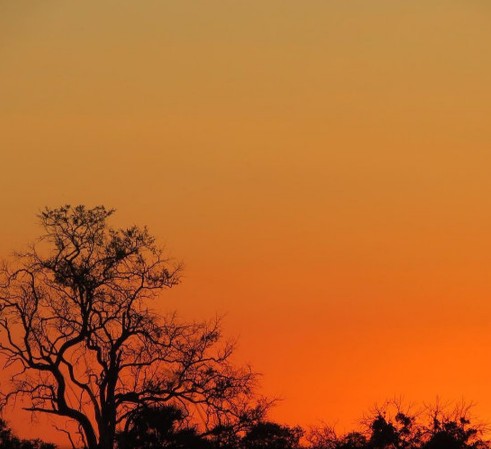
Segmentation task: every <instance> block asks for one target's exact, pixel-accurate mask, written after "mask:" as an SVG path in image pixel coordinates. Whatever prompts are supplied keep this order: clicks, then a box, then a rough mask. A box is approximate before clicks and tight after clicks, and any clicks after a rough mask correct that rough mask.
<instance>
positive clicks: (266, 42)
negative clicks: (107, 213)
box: [0, 0, 491, 441]
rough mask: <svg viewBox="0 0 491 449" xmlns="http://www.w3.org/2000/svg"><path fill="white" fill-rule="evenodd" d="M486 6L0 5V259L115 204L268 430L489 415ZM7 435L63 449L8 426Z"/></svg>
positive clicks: (172, 304) (477, 2) (490, 103)
mask: <svg viewBox="0 0 491 449" xmlns="http://www.w3.org/2000/svg"><path fill="white" fill-rule="evenodd" d="M490 16H491V4H490V3H488V2H485V1H481V0H469V1H459V0H446V1H437V0H425V1H412V2H408V1H404V0H371V1H368V0H350V1H346V0H312V1H302V2H299V1H294V0H282V1H279V0H278V1H277V0H262V1H258V0H248V1H247V2H234V1H230V2H227V1H206V2H205V1H202V2H201V1H188V0H179V1H166V0H162V1H154V0H148V1H139V2H134V1H127V0H119V1H117V2H116V1H109V0H105V1H94V0H86V1H83V2H59V1H53V0H51V1H46V2H42V3H35V2H23V1H19V2H17V1H10V2H8V1H6V2H2V3H0V163H1V170H2V173H1V176H0V200H1V205H2V218H3V219H2V220H1V222H0V257H1V258H7V257H8V256H9V255H10V254H11V253H12V252H13V251H14V250H19V249H22V248H23V247H24V246H25V244H26V242H29V241H32V240H33V239H35V238H36V236H38V235H39V229H38V227H37V223H36V218H35V216H36V214H37V213H38V212H39V211H40V210H41V209H42V208H43V207H44V206H46V205H48V206H52V207H56V206H59V205H62V204H67V203H68V204H79V203H84V204H88V205H90V206H93V205H99V204H103V205H105V206H107V207H114V208H115V209H116V210H117V214H116V215H115V216H114V223H115V224H118V225H131V224H138V225H142V226H143V225H148V227H149V229H150V230H151V232H152V233H153V234H154V235H156V236H157V237H158V238H159V241H160V243H162V244H163V245H165V246H166V248H167V250H168V252H169V253H170V254H171V255H172V256H173V257H175V258H176V259H179V260H182V261H183V263H184V267H185V270H184V273H183V280H182V284H181V285H179V286H177V287H176V288H173V289H172V290H169V291H167V292H166V294H165V295H163V296H162V298H161V299H162V300H161V301H160V302H159V303H158V304H157V303H155V307H156V308H158V309H159V310H161V311H167V310H168V311H173V310H177V311H178V314H179V315H180V316H182V317H184V318H187V319H196V320H202V319H206V318H213V317H215V316H216V315H219V316H224V321H223V322H224V329H225V333H226V335H228V336H229V337H230V338H237V339H238V350H237V353H236V355H235V358H236V360H237V361H238V362H239V363H250V364H251V365H252V366H253V367H254V369H256V370H257V371H259V372H261V373H262V377H261V386H260V392H261V393H263V394H265V395H267V396H270V397H278V398H281V399H282V400H281V401H279V403H278V405H277V406H276V407H275V408H274V409H273V410H272V412H271V416H272V417H273V418H274V419H276V420H278V421H279V422H284V423H287V424H301V425H306V426H308V425H310V424H318V423H319V422H321V421H324V422H327V423H330V424H337V426H338V428H339V429H340V430H347V429H349V428H352V427H353V426H356V425H357V423H358V422H359V420H360V419H361V418H362V416H363V413H364V412H366V411H367V410H369V409H370V408H371V407H372V406H373V405H374V404H376V403H381V402H383V401H385V400H386V399H390V398H394V397H397V398H403V399H404V400H406V401H407V402H408V403H420V404H421V403H425V402H426V403H429V402H432V401H434V400H435V398H436V397H440V398H443V399H445V400H449V401H459V400H461V399H462V398H464V399H465V400H468V401H473V402H475V403H476V404H477V406H476V409H475V412H476V414H477V415H479V416H481V417H482V418H483V419H485V420H488V421H490V420H491V389H490V388H489V378H490V374H489V371H490V369H491V362H490V360H491V358H490V355H491V328H490V324H491V301H490V298H491V283H490V281H489V280H490V275H489V273H490V271H491V232H490V230H491V176H490V167H491V129H490V125H489V123H490V117H491V84H490V80H491V52H490V51H489V45H490V43H491V27H490V26H489V19H490ZM6 416H7V418H8V419H9V420H10V422H12V424H13V426H14V428H15V429H16V431H18V432H19V433H20V434H22V435H25V436H28V437H35V436H42V437H43V438H45V437H46V435H50V436H51V435H52V439H53V440H54V441H63V436H62V437H60V436H58V435H57V434H56V431H55V430H53V429H52V427H51V426H50V425H49V424H48V423H46V420H45V419H44V418H43V419H41V420H40V422H39V424H38V425H32V424H31V422H30V415H29V414H28V413H26V412H22V411H20V408H19V409H15V411H14V412H12V411H10V412H8V413H7V414H6Z"/></svg>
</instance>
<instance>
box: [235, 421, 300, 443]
mask: <svg viewBox="0 0 491 449" xmlns="http://www.w3.org/2000/svg"><path fill="white" fill-rule="evenodd" d="M302 434H303V431H302V429H301V428H300V427H289V426H282V425H280V424H277V423H274V422H270V421H266V422H259V423H257V424H256V425H254V426H252V428H251V429H250V430H249V431H248V432H247V433H246V434H245V436H244V437H243V439H242V447H243V448H244V449H295V448H297V447H298V446H299V441H300V437H301V436H302Z"/></svg>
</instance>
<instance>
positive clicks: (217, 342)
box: [0, 205, 255, 449]
mask: <svg viewBox="0 0 491 449" xmlns="http://www.w3.org/2000/svg"><path fill="white" fill-rule="evenodd" d="M113 212H114V211H113V210H111V209H106V208H105V207H103V206H98V207H94V208H87V207H85V206H83V205H80V206H76V207H71V206H63V207H59V208H55V209H49V208H46V209H45V210H44V211H43V212H42V213H41V214H40V215H39V220H40V224H41V226H42V228H43V234H42V235H41V237H40V238H39V240H38V241H37V242H36V244H33V245H30V246H29V247H28V249H27V250H26V251H24V252H22V253H18V254H17V255H16V257H15V259H14V261H12V262H10V263H9V264H5V265H4V266H3V268H2V270H1V278H0V279H1V281H0V329H1V333H0V338H1V340H0V352H1V354H2V355H3V356H4V357H5V360H6V366H7V367H10V369H11V370H13V372H14V374H13V375H12V377H11V382H10V387H9V389H8V391H6V392H5V394H4V397H3V401H4V403H8V402H9V401H10V400H12V399H14V398H16V397H19V396H21V397H22V398H23V401H24V402H25V401H27V403H28V405H26V406H25V409H26V410H30V411H32V412H36V413H38V412H39V413H45V414H50V415H55V416H57V417H62V418H66V419H68V420H71V421H72V422H74V423H75V425H76V429H77V432H78V437H79V439H80V440H81V442H82V443H83V445H84V446H85V447H87V448H88V449H112V448H113V446H114V442H115V437H116V432H117V431H118V429H121V428H123V427H124V425H125V423H126V422H127V421H128V419H129V418H130V417H131V416H132V415H133V414H134V413H135V411H138V410H140V409H145V408H148V407H151V406H159V405H163V404H177V405H179V406H180V409H181V410H184V412H185V413H187V414H189V415H192V414H193V413H195V414H196V413H199V416H201V417H202V420H203V422H204V426H205V427H211V426H215V425H217V424H227V423H230V422H232V421H233V420H235V419H239V420H240V419H243V417H244V416H246V415H247V414H248V413H251V410H250V409H249V408H248V402H249V399H250V398H251V395H252V392H253V387H254V383H255V374H254V373H253V372H252V371H251V370H250V369H249V368H236V367H234V366H233V365H232V364H231V363H230V361H229V359H230V356H231V354H232V352H233V345H232V344H230V343H226V342H225V343H222V341H221V332H220V326H219V322H218V321H213V322H199V323H182V322H180V321H179V320H177V319H176V317H175V315H173V314H161V313H157V312H156V311H155V310H154V309H153V308H152V307H151V300H156V299H161V293H162V291H163V290H165V289H167V288H170V287H173V286H175V285H176V284H178V283H179V279H180V266H179V264H175V263H173V262H172V261H171V260H169V258H168V257H167V256H166V255H165V254H164V252H163V250H162V249H161V248H160V247H159V246H158V245H157V244H156V240H155V238H154V237H153V236H152V235H151V234H150V233H149V232H148V230H147V229H146V228H144V227H143V228H141V227H137V226H131V227H128V228H113V227H111V226H110V225H109V218H110V217H111V216H112V215H113ZM70 438H71V441H72V444H73V445H75V444H76V440H75V439H74V438H75V437H74V436H73V435H72V434H70Z"/></svg>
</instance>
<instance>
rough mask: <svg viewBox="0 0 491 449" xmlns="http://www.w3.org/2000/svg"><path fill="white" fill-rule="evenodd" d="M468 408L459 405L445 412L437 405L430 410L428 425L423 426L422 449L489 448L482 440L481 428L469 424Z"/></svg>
mask: <svg viewBox="0 0 491 449" xmlns="http://www.w3.org/2000/svg"><path fill="white" fill-rule="evenodd" d="M469 408H470V406H468V405H465V404H461V405H458V406H456V407H455V408H454V409H453V410H451V411H445V410H444V409H442V408H441V407H440V406H439V405H438V404H437V405H436V406H434V407H431V409H430V421H431V422H430V424H429V425H427V426H425V430H426V438H425V442H424V444H423V445H422V449H482V448H486V447H489V446H488V445H487V444H486V442H485V441H484V440H483V439H482V435H483V428H482V426H479V425H475V424H472V423H471V419H470V418H469Z"/></svg>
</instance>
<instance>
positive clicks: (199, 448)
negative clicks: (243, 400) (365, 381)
mask: <svg viewBox="0 0 491 449" xmlns="http://www.w3.org/2000/svg"><path fill="white" fill-rule="evenodd" d="M394 410H395V411H394ZM192 422H193V420H192V419H191V417H190V416H188V415H187V414H186V412H185V410H184V409H180V408H179V407H177V406H174V405H166V406H159V407H145V408H142V409H140V410H138V411H137V412H135V413H133V414H132V416H131V418H130V419H129V420H128V421H127V423H126V425H125V428H124V429H123V430H122V431H120V432H118V433H117V435H116V442H115V447H116V448H117V449H489V448H491V443H490V442H488V441H487V440H486V439H485V433H486V427H485V426H484V425H482V424H477V423H476V422H475V421H473V420H471V419H470V418H469V407H468V406H458V407H454V408H453V409H452V410H451V411H446V410H445V409H444V408H442V407H439V406H434V407H427V408H426V410H425V412H423V413H421V412H420V413H410V412H408V411H401V409H400V407H394V404H393V403H391V404H389V403H388V404H386V406H384V407H382V408H378V409H376V410H374V411H373V412H372V413H371V414H370V416H368V417H366V418H365V419H364V421H363V423H362V425H361V428H360V429H359V430H356V431H351V432H348V433H345V434H341V435H339V434H338V433H337V432H336V430H335V429H334V428H333V427H330V426H327V425H323V426H318V427H311V428H309V429H303V428H302V427H300V426H288V425H282V424H279V423H276V422H273V421H269V420H267V419H265V418H264V417H263V418H262V419H259V420H256V421H250V422H244V423H242V425H241V426H227V425H224V426H220V425H217V426H215V427H214V428H212V429H211V430H206V431H203V430H200V429H199V427H198V426H197V425H195V424H192ZM0 448H1V449H56V446H55V445H54V444H51V443H45V442H43V441H41V440H22V439H19V438H18V437H16V436H15V435H13V433H12V431H11V430H10V429H9V427H8V426H7V423H6V421H4V420H1V419H0Z"/></svg>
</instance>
